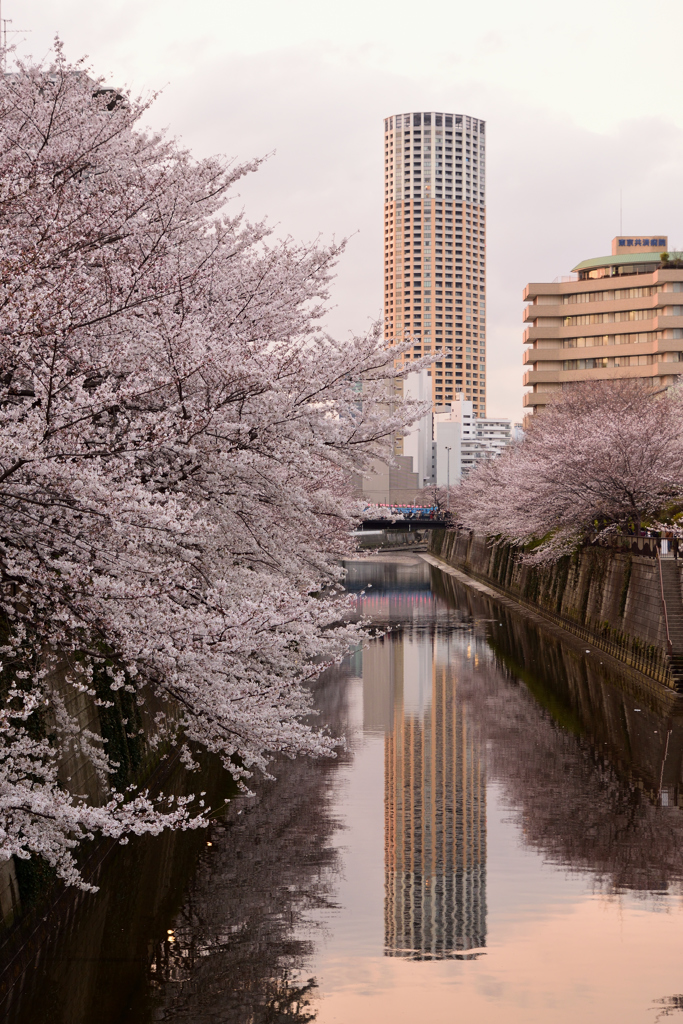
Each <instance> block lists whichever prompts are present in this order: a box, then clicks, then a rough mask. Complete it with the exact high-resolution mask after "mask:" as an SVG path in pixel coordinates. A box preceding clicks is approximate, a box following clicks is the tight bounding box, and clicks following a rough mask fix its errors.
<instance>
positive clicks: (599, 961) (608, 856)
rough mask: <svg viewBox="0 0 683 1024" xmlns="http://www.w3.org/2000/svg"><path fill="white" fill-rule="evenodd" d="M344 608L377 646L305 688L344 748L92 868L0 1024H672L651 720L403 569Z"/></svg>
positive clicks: (678, 919) (548, 650) (666, 763)
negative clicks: (90, 881) (96, 881)
mask: <svg viewBox="0 0 683 1024" xmlns="http://www.w3.org/2000/svg"><path fill="white" fill-rule="evenodd" d="M368 584H371V586H369V587H368ZM349 588H350V589H352V590H355V591H356V592H358V593H359V595H360V592H361V591H364V593H363V595H362V596H359V603H360V605H361V607H362V610H363V612H364V613H366V614H369V615H371V616H372V617H373V619H374V620H375V621H376V622H377V623H378V624H380V625H389V624H390V625H392V626H393V627H394V628H393V629H392V631H391V632H390V633H389V634H387V635H386V636H385V637H384V638H383V639H379V640H375V641H373V642H372V643H371V644H370V645H369V646H368V647H367V648H366V649H365V650H364V651H362V652H360V651H359V652H357V653H356V654H355V655H354V656H352V657H351V658H350V659H349V661H348V664H347V665H345V666H344V667H343V668H342V669H340V670H338V671H335V672H331V673H328V674H327V675H326V677H325V678H324V679H322V680H321V681H320V683H319V685H318V687H317V700H318V704H319V707H320V709H321V712H322V715H323V719H324V720H325V721H327V722H328V723H329V724H330V725H331V727H332V729H333V730H335V731H336V732H340V733H341V732H343V733H345V734H346V736H347V737H348V739H349V747H348V750H347V752H345V753H344V754H343V755H342V756H341V757H339V758H338V759H337V760H336V761H332V762H325V763H310V762H306V761H296V762H286V763H285V764H283V765H281V766H280V767H279V769H278V773H277V774H278V779H277V781H276V782H273V783H268V784H266V785H263V786H259V791H258V794H257V797H256V798H254V799H247V800H244V799H243V800H234V801H233V802H232V803H231V805H230V811H229V813H228V815H227V817H226V818H225V819H221V820H219V821H217V822H216V824H215V825H214V826H213V828H212V829H211V831H210V833H209V834H202V835H201V836H197V835H193V836H187V835H185V836H177V837H175V836H167V837H164V838H163V839H161V840H154V841H150V840H147V841H144V842H139V843H136V844H132V845H131V846H130V847H127V848H125V849H124V850H122V851H121V852H120V853H117V854H116V855H115V856H114V857H112V858H111V859H110V860H108V861H107V862H105V864H104V865H103V869H102V877H101V885H102V890H101V892H100V893H99V894H97V895H96V896H94V897H88V898H87V899H86V900H85V901H83V902H82V903H81V905H80V906H79V908H78V910H77V911H76V912H74V913H73V914H72V915H71V917H70V918H69V920H68V921H66V922H64V923H63V925H62V927H61V928H60V930H59V932H58V934H57V935H56V937H55V939H54V940H53V941H52V942H51V943H47V944H45V945H44V946H43V948H42V950H41V954H40V956H39V958H38V960H37V961H36V963H35V964H34V965H33V967H32V968H31V969H29V970H28V971H26V972H25V974H24V975H23V978H22V980H21V981H20V982H19V983H18V984H17V985H16V986H15V987H14V989H13V991H12V996H11V998H10V1000H9V1002H8V1003H7V1004H6V1006H5V1016H6V1018H7V1019H8V1020H12V1021H16V1022H22V1024H23V1022H29V1021H31V1022H33V1024H42V1022H47V1021H50V1022H51V1024H67V1022H68V1024H72V1022H73V1024H77V1022H78V1024H80V1022H90V1021H97V1022H102V1024H113V1022H118V1021H126V1022H134V1024H151V1022H153V1021H168V1022H180V1021H188V1022H190V1021H191V1022H196V1024H205V1022H206V1024H209V1022H211V1024H214V1022H216V1024H218V1022H221V1024H279V1022H285V1021H299V1022H304V1021H313V1020H315V1021H319V1022H320V1024H332V1022H340V1024H351V1022H361V1024H362V1022H365V1021H367V1022H368V1024H369V1022H373V1024H374V1022H378V1021H379V1022H384V1021H387V1022H389V1021H391V1022H392V1024H408V1022H410V1024H413V1022H415V1021H418V1020H425V1021H429V1022H430V1024H441V1022H444V1024H445V1022H446V1021H448V1022H451V1021H453V1020H462V1021H468V1022H469V1021H477V1022H485V1024H486V1022H494V1021H495V1022H496V1024H498V1022H500V1021H504V1022H506V1024H507V1022H512V1024H516V1022H520V1024H521V1022H522V1021H523V1022H525V1024H526V1022H548V1021H552V1022H562V1024H564V1022H567V1024H568V1022H570V1021H571V1022H575V1021H577V1020H585V1021H587V1022H592V1021H600V1022H612V1021H614V1022H617V1021H619V1022H620V1024H621V1022H625V1024H630V1022H633V1024H636V1022H645V1021H656V1020H660V1019H664V1018H665V1017H667V1018H668V1017H670V1016H671V1017H674V1018H676V1017H679V1016H680V1017H681V1019H682V1020H683V995H682V994H681V993H683V969H682V968H681V952H680V950H681V945H682V940H683V915H682V914H681V908H682V903H681V878H682V877H683V818H682V814H681V810H679V804H681V803H683V788H682V787H683V721H682V719H681V718H680V717H678V714H677V713H675V712H674V711H673V710H672V705H671V703H670V702H667V700H666V699H665V697H662V699H661V700H659V699H657V698H656V697H652V696H648V694H647V691H645V690H641V689H640V686H639V683H638V682H637V679H636V677H633V676H626V675H623V674H621V673H620V671H619V669H617V668H615V667H614V666H609V665H607V664H601V661H600V659H601V655H600V654H599V652H587V651H586V650H585V649H583V648H581V646H580V644H574V643H573V642H572V641H568V642H567V643H561V642H560V641H559V640H557V639H556V638H554V637H553V636H552V635H550V634H548V633H546V632H544V631H541V630H539V629H538V628H537V627H536V626H534V625H533V624H531V623H530V622H528V621H527V620H525V619H524V617H523V616H521V615H519V614H518V613H516V612H514V611H511V610H510V609H508V608H501V607H500V606H498V605H497V604H496V602H494V601H492V600H490V599H488V598H486V597H483V596H482V595H480V594H478V593H476V592H473V591H471V590H470V589H468V588H465V587H463V586H461V585H460V584H458V583H457V582H456V581H454V580H453V579H452V578H451V577H448V576H444V575H442V574H441V573H440V572H439V571H437V570H435V569H432V568H430V566H429V565H427V563H426V562H424V561H423V560H422V559H420V557H419V556H417V555H405V556H399V555H395V556H393V558H391V559H389V558H382V557H378V558H376V559H374V560H371V561H365V562H359V563H354V564H352V565H351V566H350V575H349ZM207 785H210V786H212V787H213V791H214V793H215V794H217V793H218V790H219V788H220V780H217V779H213V778H211V777H210V776H209V778H208V781H207Z"/></svg>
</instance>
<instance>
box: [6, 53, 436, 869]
mask: <svg viewBox="0 0 683 1024" xmlns="http://www.w3.org/2000/svg"><path fill="white" fill-rule="evenodd" d="M148 107H149V104H148V103H147V102H142V101H137V100H134V99H132V98H130V97H128V96H125V95H120V94H118V93H116V92H114V91H112V90H110V89H107V88H106V87H105V84H104V83H103V82H102V81H99V80H97V79H95V78H94V77H93V76H92V75H91V74H90V73H89V71H88V69H87V68H86V67H85V66H84V65H80V64H77V65H72V64H69V63H68V62H67V60H66V59H65V57H64V54H63V51H62V49H61V46H60V45H59V44H57V45H56V49H55V53H54V59H53V60H52V63H50V64H49V65H45V66H42V65H36V64H30V63H27V64H18V66H17V68H16V71H15V72H14V73H12V74H11V75H6V76H4V78H3V79H2V80H1V81H0V260H1V261H2V263H1V265H2V276H1V284H0V437H1V438H2V447H1V449H0V566H1V570H2V590H1V594H0V615H1V624H2V700H3V704H2V713H1V714H2V717H1V721H0V856H5V857H7V856H10V855H16V856H19V857H28V856H30V855H31V854H32V853H39V854H41V855H42V856H44V857H46V858H47V859H48V860H49V861H50V863H52V864H53V865H55V866H56V867H57V869H58V871H59V873H60V874H61V875H62V877H63V878H65V879H66V880H67V881H69V882H75V883H76V884H82V883H81V882H80V876H79V873H78V869H77V866H76V861H75V860H74V855H73V852H72V851H73V849H74V847H76V846H77V845H78V843H79V842H80V841H81V840H82V839H83V838H84V837H86V836H91V835H93V834H94V833H95V832H100V833H104V834H107V835H113V836H116V837H117V838H124V839H125V835H126V834H127V833H128V832H140V831H158V830H159V829H161V828H163V827H166V826H171V827H189V826H190V825H193V824H194V825H196V824H198V823H199V824H200V823H201V822H202V813H203V812H202V809H201V806H200V803H201V802H200V801H196V802H195V803H194V804H192V801H190V804H191V806H189V805H183V806H177V805H173V806H168V804H167V803H163V804H162V803H159V802H153V801H152V800H151V799H150V798H149V796H148V795H147V794H140V793H132V794H131V793H129V792H126V793H118V792H116V790H115V789H114V788H113V786H112V782H111V776H112V774H113V772H114V770H115V767H116V765H115V763H114V761H113V758H112V757H111V756H110V755H109V754H108V752H107V744H106V741H105V739H104V738H103V737H102V735H101V731H98V730H97V728H93V729H90V730H88V729H84V728H83V727H82V725H81V724H80V723H79V721H78V720H77V716H75V714H74V712H73V710H72V704H73V699H72V698H73V695H74V694H85V695H86V696H88V697H89V698H90V699H91V700H93V701H94V702H95V703H98V704H99V706H100V707H107V706H108V705H109V704H110V703H111V698H112V697H113V695H114V694H115V692H116V690H117V689H123V690H124V692H128V693H130V694H132V695H134V698H135V700H136V701H137V703H138V704H139V705H141V706H144V707H145V708H147V709H148V715H153V720H154V723H155V727H154V729H155V731H154V735H153V736H152V737H151V739H150V741H151V742H155V740H160V739H162V738H163V739H166V740H171V741H172V742H174V743H177V744H180V745H181V747H182V749H183V756H184V759H185V763H186V765H187V767H188V769H191V768H192V767H193V764H194V761H193V755H192V752H191V751H192V749H193V747H195V746H196V747H199V748H202V749H204V750H208V751H211V752H214V753H217V754H218V755H220V756H221V757H222V758H223V763H224V764H225V766H226V768H227V769H228V770H229V771H231V772H232V773H233V775H234V776H235V777H236V778H237V779H238V780H239V781H241V782H243V781H244V780H246V779H247V778H248V777H249V776H250V775H251V774H252V773H254V772H255V771H260V772H267V766H268V763H269V760H270V759H271V758H272V756H274V755H275V754H276V753H279V754H282V753H285V754H287V755H290V756H295V755H297V754H302V753H306V754H312V755H328V754H330V753H332V752H333V749H334V746H335V740H334V739H333V738H332V737H330V736H329V735H327V734H326V733H325V732H324V731H321V730H319V729H316V728H315V727H313V726H312V725H311V724H310V721H308V720H307V718H306V716H307V715H308V714H309V713H310V699H309V691H308V689H307V687H306V686H305V683H306V681H307V680H309V679H310V678H312V677H313V676H315V675H316V674H317V673H318V672H319V671H320V667H321V665H322V664H325V663H329V662H330V661H333V660H335V659H338V658H340V657H341V656H342V655H343V653H344V652H345V651H346V649H347V648H348V644H349V642H350V641H351V640H353V639H354V638H355V637H356V635H357V634H356V631H357V629H358V627H357V626H352V625H349V624H345V623H344V621H343V620H344V609H345V606H344V603H343V599H341V598H340V596H339V589H340V588H339V584H340V582H341V578H342V570H341V569H340V559H341V558H342V557H343V556H344V555H345V554H347V553H348V552H349V548H350V530H351V526H352V524H353V522H354V516H357V515H358V514H359V507H360V506H359V505H358V504H357V503H355V502H354V500H353V499H352V497H351V495H350V493H349V490H348V486H347V481H348V479H349V478H350V476H351V474H353V473H358V472H362V471H363V469H364V468H365V467H366V466H367V465H368V463H369V461H370V460H371V459H373V458H376V457H380V458H387V457H389V456H390V439H391V435H392V432H394V431H397V430H400V429H401V428H402V427H404V426H405V425H406V424H408V423H410V422H412V421H413V420H414V419H416V418H417V417H418V416H419V415H421V414H423V412H424V410H423V409H422V408H421V407H420V406H419V405H417V404H415V403H410V402H405V403H402V404H401V403H398V404H397V403H396V401H395V399H394V398H392V401H391V403H390V404H389V403H387V381H388V380H390V379H391V378H392V377H394V376H397V375H400V374H401V373H403V372H405V370H402V369H400V367H399V365H398V363H396V362H395V357H396V355H397V354H399V355H400V354H401V352H402V351H403V350H404V349H405V348H407V347H408V344H406V345H405V346H403V347H400V346H397V347H395V348H391V347H389V346H388V345H386V344H385V343H384V341H383V339H382V336H381V331H380V328H379V327H375V328H373V329H372V330H370V331H369V332H367V333H366V334H365V335H363V336H358V337H349V338H346V339H344V341H343V342H340V341H337V340H335V339H334V338H332V337H330V336H329V334H327V333H326V332H325V331H324V330H323V328H322V326H321V318H322V317H323V315H324V313H325V309H326V301H327V298H328V289H329V285H330V281H331V279H332V271H333V268H334V265H335V261H336V260H337V258H338V257H339V255H340V253H341V252H342V250H343V245H330V246H323V245H320V244H313V245H300V244H296V243H295V242H293V241H292V240H291V239H285V240H283V241H282V240H281V241H278V240H276V239H274V238H273V237H272V236H271V235H270V234H269V232H268V230H267V228H266V226H265V225H264V224H255V225H254V224H250V223H249V222H248V221H247V220H246V219H245V217H244V216H243V214H241V213H236V214H232V213H230V210H229V208H228V207H229V200H230V197H231V194H232V192H233V190H234V186H235V185H236V183H237V182H238V180H239V179H240V177H242V176H243V175H245V174H247V173H250V172H253V171H255V170H256V169H257V166H258V163H257V162H252V163H249V164H244V165H239V166H238V165H234V164H229V163H226V162H225V161H223V160H220V159H208V160H195V159H194V158H193V157H192V156H191V154H190V153H188V152H187V151H185V150H183V149H182V148H181V147H180V146H179V145H178V144H177V143H176V142H174V141H173V140H170V139H168V138H166V137H164V136H161V135H158V134H151V133H149V132H146V131H144V130H143V129H142V127H141V121H142V119H143V118H144V117H145V115H146V113H147V110H148ZM397 367H398V368H397ZM392 394H393V392H392ZM340 623H341V624H340ZM103 681H104V685H105V694H104V696H103V691H102V684H103ZM131 728H132V726H131ZM73 752H77V754H78V756H79V757H81V758H85V759H87V761H88V763H89V764H91V765H92V768H93V770H94V771H95V772H97V774H98V778H99V779H100V783H101V787H102V793H103V794H104V795H103V797H102V799H101V800H99V802H98V805H97V806H93V803H92V801H88V800H86V799H85V798H84V797H82V796H79V795H78V794H72V793H70V791H69V787H68V786H65V785H64V782H63V780H61V781H60V765H63V764H64V762H65V760H66V759H67V758H68V756H70V754H72V753H73Z"/></svg>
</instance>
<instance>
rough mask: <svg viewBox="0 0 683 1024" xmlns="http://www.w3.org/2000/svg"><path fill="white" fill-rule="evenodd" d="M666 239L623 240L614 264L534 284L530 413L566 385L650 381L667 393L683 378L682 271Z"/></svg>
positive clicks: (615, 246)
mask: <svg viewBox="0 0 683 1024" xmlns="http://www.w3.org/2000/svg"><path fill="white" fill-rule="evenodd" d="M667 250H668V239H667V238H666V236H664V235H630V236H618V237H617V238H615V239H614V240H613V242H612V253H611V255H610V256H601V257H598V258H596V259H590V260H584V262H583V263H579V264H578V266H576V267H574V270H573V272H572V276H571V277H565V278H562V279H558V280H556V281H554V282H553V283H551V284H528V285H527V286H526V288H525V290H524V299H525V301H527V302H529V303H530V304H529V305H528V306H527V307H526V309H525V311H524V320H525V322H526V323H528V324H529V325H530V326H529V327H527V329H526V330H525V332H524V342H525V344H527V345H529V348H528V349H527V350H526V351H525V353H524V363H525V365H526V367H527V370H526V372H525V374H524V384H525V385H527V386H530V387H531V391H530V392H528V393H526V394H525V395H524V405H525V406H526V407H527V409H528V411H529V412H534V411H535V410H536V409H540V408H542V407H543V406H544V405H547V403H548V401H549V400H550V399H551V398H552V396H553V393H554V392H556V391H557V390H558V388H561V387H563V385H564V384H568V383H571V382H573V381H583V380H606V379H607V380H609V379H613V378H619V377H645V378H647V379H649V380H651V381H652V383H653V384H654V385H662V386H667V385H669V384H672V383H674V381H676V380H677V379H678V377H679V376H680V375H681V374H682V373H683V294H680V293H683V266H682V265H681V264H680V261H676V262H677V263H678V265H671V264H672V263H673V261H672V260H671V259H670V258H669V255H668V252H667ZM667 264H669V265H667Z"/></svg>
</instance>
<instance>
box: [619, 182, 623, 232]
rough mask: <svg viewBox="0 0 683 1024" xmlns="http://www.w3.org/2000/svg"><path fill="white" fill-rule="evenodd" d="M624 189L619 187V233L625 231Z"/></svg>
mask: <svg viewBox="0 0 683 1024" xmlns="http://www.w3.org/2000/svg"><path fill="white" fill-rule="evenodd" d="M623 192H624V190H623V189H621V188H620V189H619V234H620V235H623V233H624V204H623Z"/></svg>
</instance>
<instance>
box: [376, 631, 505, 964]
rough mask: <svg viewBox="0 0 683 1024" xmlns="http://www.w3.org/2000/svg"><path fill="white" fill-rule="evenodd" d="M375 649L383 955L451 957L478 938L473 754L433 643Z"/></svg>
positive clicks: (449, 675)
mask: <svg viewBox="0 0 683 1024" xmlns="http://www.w3.org/2000/svg"><path fill="white" fill-rule="evenodd" d="M382 646H383V647H385V648H388V650H387V651H386V653H387V655H389V656H390V663H391V668H390V675H391V677H392V680H391V682H392V687H391V689H392V690H393V715H392V722H391V728H390V729H389V730H387V732H386V736H385V781H384V791H385V807H384V813H385V902H384V920H385V954H386V955H387V956H403V957H409V958H412V959H421V960H422V959H441V958H448V957H460V956H463V955H467V951H468V950H474V949H477V948H480V947H482V946H484V945H485V944H486V790H485V770H484V763H483V758H482V756H481V752H480V748H479V743H478V740H477V737H476V735H475V732H474V729H473V727H472V723H471V722H470V721H468V716H467V713H466V710H465V708H464V707H463V706H462V705H461V704H458V702H457V700H456V679H455V675H454V673H453V671H452V669H449V657H448V653H447V652H445V651H443V650H442V649H441V650H440V648H441V646H442V645H441V644H440V642H439V640H437V639H433V638H427V637H426V636H424V634H423V635H422V636H419V637H415V638H414V639H412V638H409V637H405V636H404V637H403V638H401V639H396V640H394V641H393V642H390V643H387V642H385V644H383V645H382ZM440 654H441V656H440ZM444 655H445V656H444Z"/></svg>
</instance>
